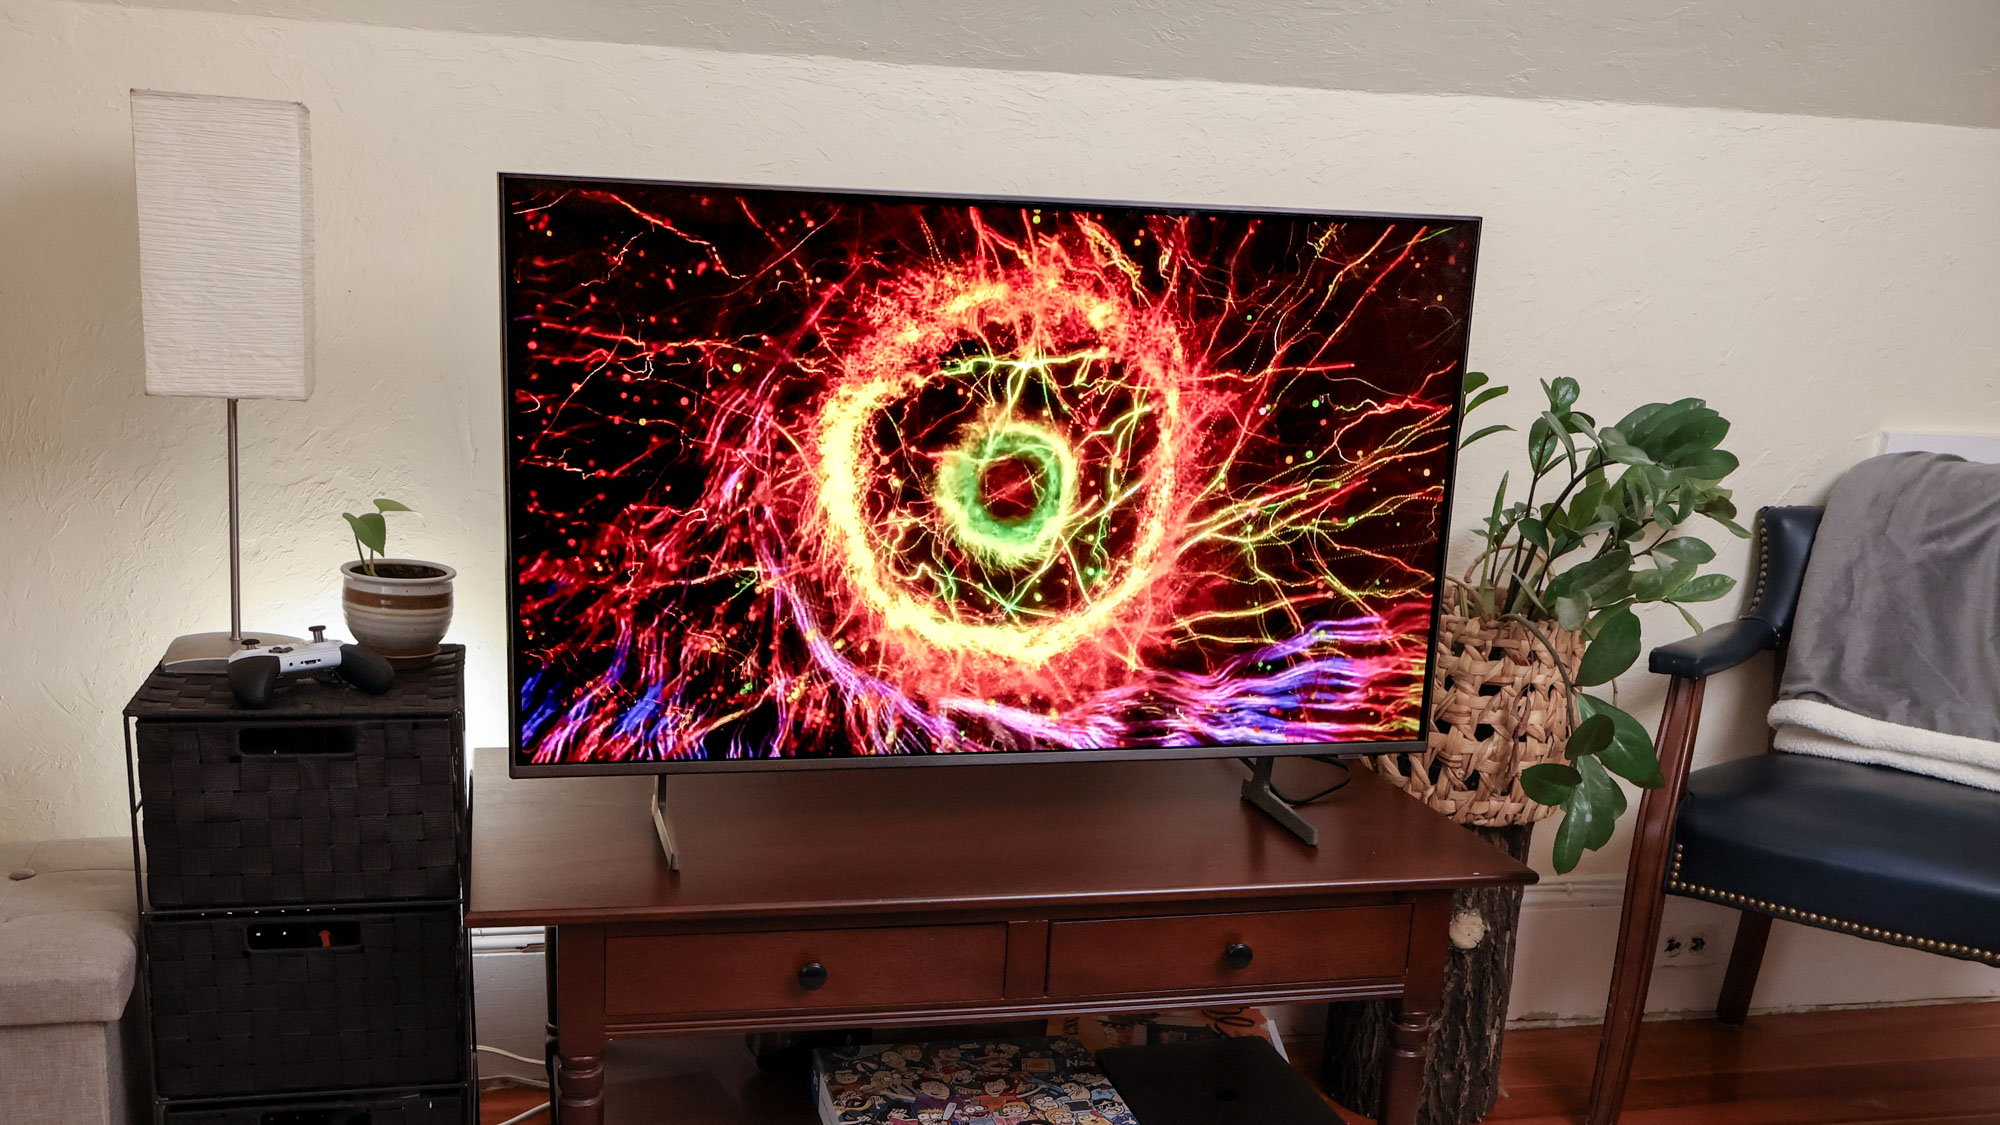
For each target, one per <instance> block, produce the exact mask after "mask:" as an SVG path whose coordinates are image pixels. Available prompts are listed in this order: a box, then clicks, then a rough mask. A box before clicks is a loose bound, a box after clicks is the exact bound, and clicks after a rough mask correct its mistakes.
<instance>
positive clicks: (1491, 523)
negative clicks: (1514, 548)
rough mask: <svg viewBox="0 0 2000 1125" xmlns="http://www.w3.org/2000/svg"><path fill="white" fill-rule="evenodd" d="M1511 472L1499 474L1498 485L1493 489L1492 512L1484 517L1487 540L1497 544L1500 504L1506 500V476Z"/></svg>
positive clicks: (1498, 540)
mask: <svg viewBox="0 0 2000 1125" xmlns="http://www.w3.org/2000/svg"><path fill="white" fill-rule="evenodd" d="M1512 475H1513V474H1511V473H1501V474H1500V487H1499V488H1496V489H1494V490H1493V514H1492V515H1490V516H1488V517H1486V531H1487V536H1486V538H1487V541H1488V542H1490V543H1493V544H1495V545H1498V544H1499V542H1500V512H1501V506H1502V505H1504V504H1505V503H1506V502H1507V478H1508V477H1509V476H1512Z"/></svg>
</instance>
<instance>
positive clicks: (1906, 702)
mask: <svg viewBox="0 0 2000 1125" xmlns="http://www.w3.org/2000/svg"><path fill="white" fill-rule="evenodd" d="M1770 721H1771V725H1772V727H1774V728H1775V729H1776V732H1777V733H1776V738H1775V742H1774V745H1775V746H1776V747H1777V748H1778V749H1779V750H1788V751H1793V752H1797V753H1806V754H1821V755H1825V756H1827V757H1834V758H1845V759H1847V760H1849V761H1857V762H1867V763H1870V764H1874V765H1885V766H1894V767H1896V768H1898V769H1905V770H1910V771H1912V772H1915V773H1922V774H1929V775H1931V776H1933V777H1942V778H1946V779H1948V780H1951V781H1957V782H1962V783H1964V784H1968V785H1977V786H1980V787H1982V788H1986V789H2000V465H1983V464H1975V463H1972V462H1969V461H1963V460H1960V459H1959V458H1956V457H1949V456H1945V455H1942V454H1935V453H1897V454H1891V455H1889V456H1886V457H1876V458H1873V459H1872V460H1868V461H1863V462H1862V463H1861V464H1859V465H1856V466H1855V467H1854V468H1852V469H1850V470H1849V471H1848V473H1847V475H1846V476H1845V477H1844V478H1842V479H1841V481H1840V483H1839V484H1837V485H1835V486H1834V489H1833V495H1832V496H1831V497H1829V498H1828V500H1827V504H1826V515H1825V517H1824V518H1823V519H1822V521H1821V522H1820V526H1819V534H1818V535H1817V537H1816V538H1815V539H1814V541H1813V549H1812V560H1811V562H1810V563H1809V564H1808V565H1807V567H1806V577H1805V587H1804V589H1803V591H1802V592H1801V593H1800V595H1799V607H1798V615H1797V617H1796V618H1795V620H1794V623H1793V627H1792V642H1791V652H1790V655H1789V658H1788V660H1787V662H1786V665H1785V675H1784V679H1783V681H1782V683H1781V684H1780V686H1779V689H1778V702H1777V703H1776V704H1775V705H1774V706H1773V707H1772V708H1771V715H1770Z"/></svg>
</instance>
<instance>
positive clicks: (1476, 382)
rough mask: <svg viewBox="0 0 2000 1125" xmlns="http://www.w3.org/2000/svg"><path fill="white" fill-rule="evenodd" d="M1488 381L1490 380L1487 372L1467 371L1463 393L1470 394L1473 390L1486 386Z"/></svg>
mask: <svg viewBox="0 0 2000 1125" xmlns="http://www.w3.org/2000/svg"><path fill="white" fill-rule="evenodd" d="M1487 382H1488V380H1487V377H1486V372H1484V371H1468V372H1466V373H1465V385H1464V388H1463V390H1462V391H1461V393H1462V394H1467V395H1469V394H1471V393H1472V392H1474V391H1476V390H1478V389H1479V388H1481V387H1483V386H1485V385H1486V384H1487Z"/></svg>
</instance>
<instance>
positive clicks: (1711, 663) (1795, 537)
mask: <svg viewBox="0 0 2000 1125" xmlns="http://www.w3.org/2000/svg"><path fill="white" fill-rule="evenodd" d="M1820 511H1821V510H1820V509H1818V508H1805V507H1789V508H1775V507H1774V508H1760V509H1758V511H1757V589H1756V592H1755V594H1754V595H1753V596H1752V597H1751V602H1750V611H1749V612H1748V613H1746V614H1744V615H1743V617H1742V619H1741V620H1738V621H1731V622H1730V623H1729V624H1727V625H1718V626H1716V627H1715V628H1713V629H1710V630H1708V631H1707V632H1705V633H1701V634H1699V635H1697V636H1693V637H1689V638H1688V639H1687V640H1684V641H1675V642H1674V643H1672V644H1667V645H1661V646H1660V647H1659V648H1656V649H1654V650H1653V654H1652V656H1651V657H1650V658H1649V659H1648V660H1647V661H1646V666H1647V667H1648V668H1651V669H1652V670H1653V671H1655V672H1658V673H1660V674H1661V675H1665V676H1680V677H1683V678H1685V679H1690V680H1700V679H1706V678H1708V677H1709V676H1712V675H1714V674H1716V673H1717V672H1721V671H1725V670H1727V669H1730V668H1734V667H1736V666H1737V665H1738V664H1741V663H1743V662H1744V661H1746V660H1748V659H1750V658H1751V657H1753V656H1755V655H1757V654H1758V653H1760V652H1762V651H1764V650H1765V649H1767V648H1777V647H1778V646H1779V645H1781V644H1784V643H1785V642H1786V641H1788V640H1790V639H1791V633H1792V613H1793V610H1794V608H1795V607H1796V606H1797V605H1798V601H1799V589H1800V587H1802V586H1803V585H1804V584H1805V577H1806V563H1807V561H1808V560H1810V559H1811V558H1812V545H1813V536H1814V535H1815V534H1816V533H1817V532H1818V531H1819V517H1820Z"/></svg>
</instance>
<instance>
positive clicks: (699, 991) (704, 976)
mask: <svg viewBox="0 0 2000 1125" xmlns="http://www.w3.org/2000/svg"><path fill="white" fill-rule="evenodd" d="M1006 963H1007V927H1006V926H1005V925H1004V924H1000V923H995V924H991V925H969V926H905V927H896V928H893V929H892V928H879V929H855V930H791V931H781V932H776V933H747V934H680V935H674V936H668V937H624V938H611V939H609V940H607V941H606V942H605V943H604V970H605V977H606V979H607V980H609V981H611V982H613V987H612V988H611V989H610V990H609V992H608V995H607V997H606V999H607V1004H606V1012H607V1014H609V1015H614V1016H620V1015H625V1016H630V1015H654V1014H665V1013H671V1014H673V1015H676V1016H680V1015H697V1014H702V1013H712V1012H756V1011H765V1010H768V1009H773V1008H787V1009H794V1010H810V1009H830V1008H875V1007H896V1006H900V1005H914V1004H943V1003H951V1002H957V1001H972V1000H998V999H1000V997H1001V994H1002V982H1003V981H1004V979H1005V975H1006ZM810 965H818V966H820V967H821V968H822V969H823V970H824V975H823V977H819V976H817V975H815V974H812V973H809V972H808V971H807V966H810ZM815 979H817V980H819V985H818V987H816V988H811V987H808V984H810V983H812V982H813V981H814V980H815Z"/></svg>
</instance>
